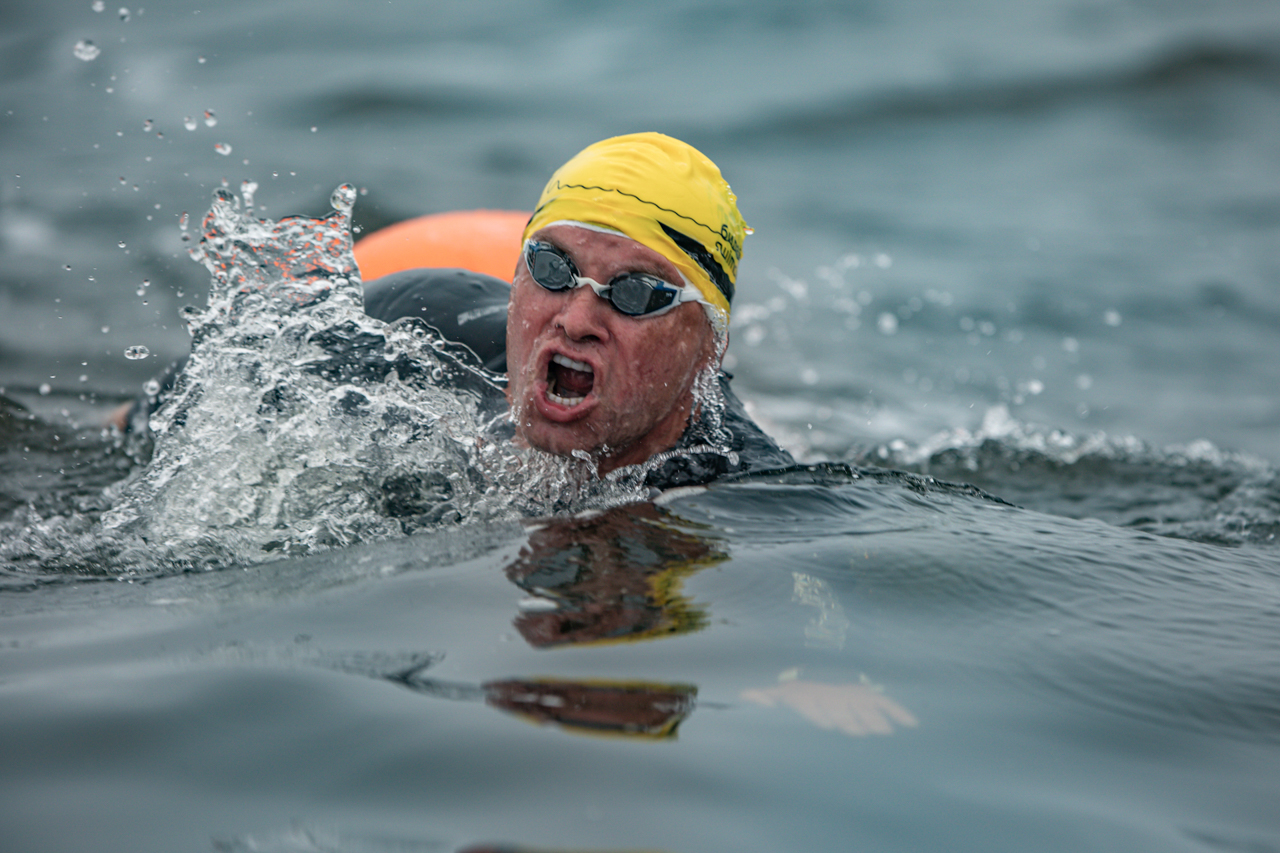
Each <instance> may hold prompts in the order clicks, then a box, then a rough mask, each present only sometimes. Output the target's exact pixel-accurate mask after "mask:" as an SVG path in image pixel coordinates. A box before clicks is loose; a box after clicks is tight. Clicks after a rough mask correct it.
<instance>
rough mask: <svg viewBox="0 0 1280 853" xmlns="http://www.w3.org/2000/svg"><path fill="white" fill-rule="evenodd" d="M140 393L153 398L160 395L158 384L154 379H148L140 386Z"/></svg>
mask: <svg viewBox="0 0 1280 853" xmlns="http://www.w3.org/2000/svg"><path fill="white" fill-rule="evenodd" d="M142 391H143V393H145V394H146V395H147V396H148V397H154V396H155V395H157V394H159V393H160V383H159V382H158V381H156V380H155V379H148V380H147V381H146V382H144V383H143V384H142Z"/></svg>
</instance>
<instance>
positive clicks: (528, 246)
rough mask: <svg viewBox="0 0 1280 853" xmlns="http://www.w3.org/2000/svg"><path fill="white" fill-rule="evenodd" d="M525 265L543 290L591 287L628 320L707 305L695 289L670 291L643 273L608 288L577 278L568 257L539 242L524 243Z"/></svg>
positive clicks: (626, 276) (627, 275) (621, 278)
mask: <svg viewBox="0 0 1280 853" xmlns="http://www.w3.org/2000/svg"><path fill="white" fill-rule="evenodd" d="M524 263H525V266H526V267H528V268H529V275H531V276H532V277H533V280H534V282H536V283H537V284H539V285H540V286H542V287H543V288H545V289H547V290H550V291H552V292H553V293H559V292H561V291H565V290H572V289H573V288H575V287H582V286H583V285H584V284H585V285H590V287H591V289H592V290H594V291H595V292H596V296H599V297H600V298H601V299H604V300H607V301H608V303H609V304H610V305H612V306H613V307H614V309H615V310H617V311H618V312H619V313H622V314H626V315H627V316H628V317H656V316H657V315H659V314H665V313H666V312H668V311H670V310H671V309H672V308H675V307H676V306H678V305H679V304H680V303H682V302H701V303H702V304H704V305H706V304H708V303H707V301H706V300H705V299H703V298H702V294H701V293H699V292H698V289H697V288H696V287H672V286H671V285H670V284H667V283H666V282H665V281H663V280H662V279H660V278H658V277H657V276H652V275H647V274H645V273H639V272H630V273H624V274H622V275H620V276H618V277H617V278H615V279H614V280H613V281H611V282H609V283H608V284H601V283H600V282H598V281H596V280H595V279H592V278H587V277H585V276H582V275H579V274H578V268H577V267H576V266H574V263H573V260H572V259H571V258H570V257H569V256H568V255H566V254H565V253H564V252H562V251H560V250H559V249H557V248H556V247H555V246H553V245H551V244H550V243H543V242H540V241H538V240H526V241H525V244H524Z"/></svg>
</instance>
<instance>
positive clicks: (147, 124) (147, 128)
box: [142, 119, 156, 133]
mask: <svg viewBox="0 0 1280 853" xmlns="http://www.w3.org/2000/svg"><path fill="white" fill-rule="evenodd" d="M155 126H156V123H155V121H154V120H153V119H147V120H146V121H144V122H143V123H142V130H143V132H145V133H150V132H151V130H152V128H154V127H155Z"/></svg>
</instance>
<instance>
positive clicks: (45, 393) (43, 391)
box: [40, 382, 53, 397]
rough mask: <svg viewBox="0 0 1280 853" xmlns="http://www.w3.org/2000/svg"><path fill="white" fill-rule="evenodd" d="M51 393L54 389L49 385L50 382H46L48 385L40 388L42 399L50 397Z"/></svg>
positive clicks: (45, 384)
mask: <svg viewBox="0 0 1280 853" xmlns="http://www.w3.org/2000/svg"><path fill="white" fill-rule="evenodd" d="M51 391H53V388H52V387H51V386H50V385H49V383H48V382H46V383H44V384H43V385H41V386H40V396H41V397H48V396H49V393H50V392H51Z"/></svg>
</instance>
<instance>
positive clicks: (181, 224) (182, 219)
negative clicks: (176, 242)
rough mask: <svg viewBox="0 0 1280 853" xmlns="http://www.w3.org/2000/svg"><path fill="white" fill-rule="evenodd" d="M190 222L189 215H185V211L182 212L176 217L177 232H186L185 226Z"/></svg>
mask: <svg viewBox="0 0 1280 853" xmlns="http://www.w3.org/2000/svg"><path fill="white" fill-rule="evenodd" d="M190 222H191V214H189V213H187V212H186V211H185V210H184V211H182V215H181V216H179V217H178V230H179V231H186V230H187V224H188V223H190Z"/></svg>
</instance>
